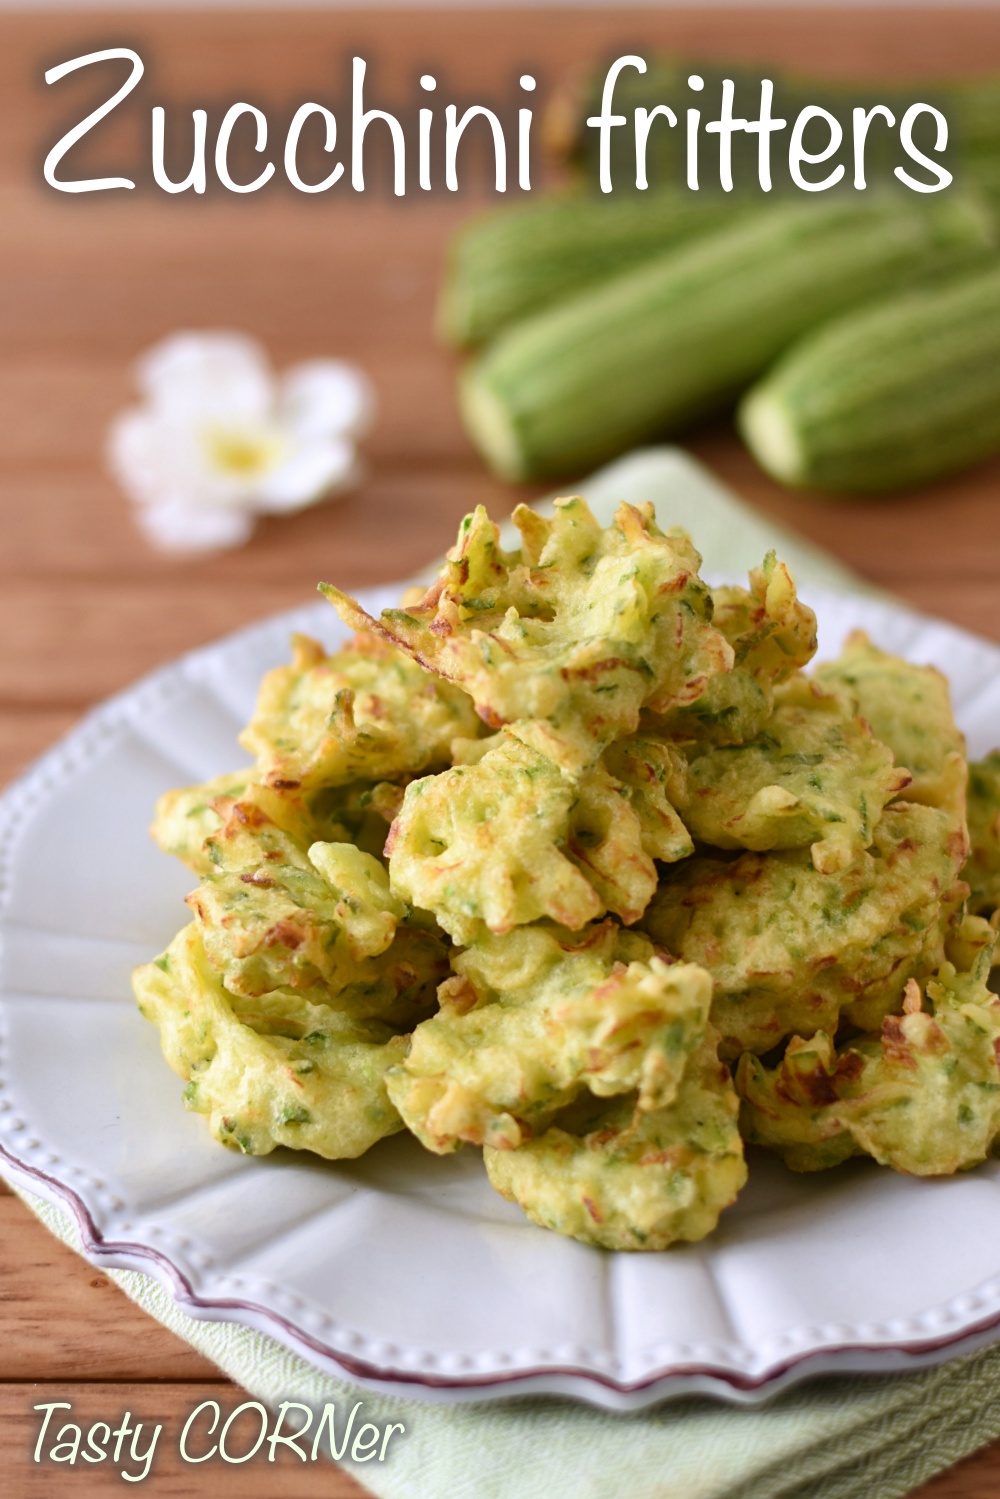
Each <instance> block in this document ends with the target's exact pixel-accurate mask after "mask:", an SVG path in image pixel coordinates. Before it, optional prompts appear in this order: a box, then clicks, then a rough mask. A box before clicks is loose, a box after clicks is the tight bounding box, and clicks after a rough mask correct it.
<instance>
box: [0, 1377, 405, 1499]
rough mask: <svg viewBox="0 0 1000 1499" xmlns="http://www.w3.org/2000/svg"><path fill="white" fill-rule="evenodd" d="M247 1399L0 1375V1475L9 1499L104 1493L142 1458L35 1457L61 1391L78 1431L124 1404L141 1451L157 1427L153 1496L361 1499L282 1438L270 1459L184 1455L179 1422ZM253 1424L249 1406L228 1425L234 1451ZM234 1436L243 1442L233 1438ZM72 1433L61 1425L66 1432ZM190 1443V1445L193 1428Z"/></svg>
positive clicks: (114, 1417)
mask: <svg viewBox="0 0 1000 1499" xmlns="http://www.w3.org/2000/svg"><path fill="white" fill-rule="evenodd" d="M248 1398H249V1397H248V1396H246V1395H244V1394H243V1393H242V1392H241V1391H239V1390H238V1389H237V1388H236V1386H235V1385H232V1384H230V1383H228V1381H222V1380H212V1381H205V1382H204V1383H200V1384H170V1383H165V1384H156V1385H149V1384H142V1383H125V1384H111V1383H103V1384H100V1383H98V1384H79V1383H75V1382H73V1381H61V1380H59V1379H56V1380H54V1381H49V1382H46V1383H36V1384H31V1385H25V1384H3V1383H0V1475H2V1477H3V1481H4V1493H5V1494H7V1495H10V1496H11V1499H51V1495H52V1494H53V1493H54V1492H56V1491H57V1490H58V1491H60V1492H62V1491H66V1492H69V1493H71V1494H73V1495H74V1496H79V1499H108V1496H110V1495H120V1494H121V1492H122V1489H123V1483H122V1479H121V1478H120V1477H119V1473H120V1472H121V1471H125V1472H131V1473H133V1474H135V1473H137V1472H139V1471H141V1464H137V1463H121V1464H119V1465H117V1466H116V1465H115V1464H114V1463H113V1461H111V1459H110V1458H109V1459H108V1460H107V1461H105V1462H103V1463H99V1464H94V1465H90V1464H87V1463H85V1462H84V1461H83V1459H82V1458H80V1459H79V1460H78V1461H77V1463H76V1464H75V1465H74V1466H72V1467H69V1466H66V1465H59V1466H57V1465H56V1464H54V1463H52V1462H49V1461H45V1460H44V1459H43V1460H42V1461H41V1462H39V1463H37V1464H36V1463H35V1462H34V1461H33V1455H34V1450H35V1445H36V1443H37V1440H38V1436H39V1433H40V1431H41V1423H42V1420H43V1419H44V1412H38V1411H36V1410H35V1409H34V1407H35V1406H36V1405H41V1404H44V1403H47V1402H50V1401H60V1400H61V1401H68V1402H69V1403H70V1405H71V1407H72V1409H71V1410H70V1411H56V1412H55V1414H54V1416H53V1418H52V1420H53V1424H54V1423H55V1421H56V1420H59V1419H60V1418H61V1420H62V1422H63V1423H65V1422H66V1421H73V1422H75V1424H76V1425H78V1426H80V1427H81V1428H82V1429H83V1430H84V1432H86V1431H87V1430H88V1429H89V1427H90V1426H91V1425H92V1424H93V1423H95V1422H98V1421H104V1422H105V1423H106V1424H108V1425H109V1426H112V1427H114V1426H116V1425H117V1424H118V1422H119V1421H120V1419H121V1417H122V1416H123V1415H124V1414H125V1413H126V1412H128V1413H130V1415H131V1421H130V1425H131V1427H133V1428H134V1427H135V1425H136V1423H137V1422H139V1421H141V1422H142V1423H143V1431H142V1433H141V1434H140V1435H139V1437H138V1439H137V1448H136V1450H137V1452H139V1453H140V1454H141V1453H142V1452H143V1451H144V1450H145V1448H146V1445H147V1443H148V1441H149V1439H150V1435H151V1431H152V1428H153V1427H155V1426H156V1425H160V1426H162V1428H163V1430H162V1432H161V1435H160V1436H159V1438H158V1439H157V1443H156V1448H155V1452H154V1458H153V1463H152V1466H151V1469H150V1473H149V1476H148V1477H147V1478H145V1479H143V1480H142V1487H141V1489H140V1490H139V1492H141V1493H143V1494H150V1495H152V1496H153V1499H192V1495H195V1494H199V1495H201V1494H205V1495H209V1494H210V1495H211V1496H212V1499H275V1495H276V1494H279V1493H280V1495H281V1499H320V1496H323V1499H364V1496H365V1495H366V1494H367V1492H368V1491H367V1490H366V1489H364V1488H362V1486H361V1485H360V1484H359V1483H357V1482H356V1481H355V1480H354V1479H353V1478H351V1477H350V1476H349V1475H348V1474H347V1473H345V1472H343V1471H342V1470H341V1469H339V1468H337V1467H335V1466H334V1464H333V1463H332V1462H330V1460H329V1459H328V1458H326V1457H324V1456H323V1455H319V1456H318V1458H317V1461H316V1462H309V1461H307V1462H302V1461H301V1459H299V1458H298V1457H296V1455H295V1454H294V1453H293V1452H292V1451H290V1450H289V1449H288V1448H287V1447H281V1446H278V1447H276V1449H275V1461H274V1462H273V1463H271V1462H269V1461H268V1458H267V1449H266V1448H264V1449H262V1451H261V1452H260V1453H258V1454H257V1455H256V1456H255V1457H253V1458H251V1459H250V1460H249V1461H248V1462H246V1463H243V1464H241V1465H239V1466H234V1465H232V1464H230V1463H226V1462H223V1461H222V1459H221V1458H219V1457H218V1456H215V1457H212V1458H209V1460H208V1461H207V1462H205V1463H204V1464H201V1465H199V1466H197V1467H195V1466H194V1465H192V1464H190V1463H185V1462H183V1461H182V1459H181V1457H180V1455H179V1444H180V1435H181V1431H182V1429H183V1426H184V1423H185V1421H186V1420H187V1417H188V1416H189V1415H190V1414H191V1412H192V1411H193V1410H194V1409H195V1408H196V1407H197V1406H198V1405H200V1404H201V1402H202V1401H203V1400H215V1401H216V1402H217V1403H218V1405H219V1407H220V1410H221V1413H222V1419H223V1420H225V1418H226V1417H227V1416H228V1415H229V1414H230V1413H231V1412H232V1411H234V1410H235V1409H236V1408H237V1406H239V1405H240V1404H242V1403H243V1401H244V1400H246V1399H248ZM289 1419H290V1420H292V1419H301V1418H300V1417H299V1418H296V1417H294V1416H293V1417H290V1418H289ZM359 1419H360V1414H359ZM244 1423H245V1424H244ZM220 1424H221V1423H220ZM50 1429H51V1428H50ZM258 1430H259V1417H256V1416H255V1415H254V1413H253V1412H246V1413H244V1415H243V1416H242V1417H240V1418H239V1421H238V1422H237V1423H236V1424H235V1425H234V1428H233V1432H232V1439H233V1451H234V1455H239V1453H240V1451H246V1450H249V1447H250V1446H251V1445H252V1443H253V1441H254V1439H255V1437H256V1434H257V1431H258ZM56 1432H57V1434H58V1427H56ZM241 1435H242V1437H243V1440H244V1442H245V1446H244V1447H243V1448H241V1447H240V1446H239V1445H238V1444H239V1441H240V1437H241ZM70 1436H71V1433H67V1440H68V1439H69V1438H70ZM102 1439H103V1434H99V1435H98V1437H97V1440H102ZM132 1440H133V1438H132V1436H131V1435H129V1436H128V1437H127V1439H126V1440H125V1443H124V1446H123V1454H122V1455H123V1457H126V1458H127V1456H128V1452H129V1448H130V1445H131V1442H132ZM394 1440H395V1441H399V1440H401V1436H400V1433H398V1432H396V1433H394V1434H393V1436H392V1437H390V1439H389V1442H390V1444H389V1447H388V1448H387V1452H386V1462H387V1463H388V1462H391V1461H392V1455H393V1449H392V1445H391V1444H392V1442H393V1441H394ZM206 1445H209V1444H206ZM49 1450H51V1449H49ZM190 1450H191V1451H192V1452H197V1450H198V1449H197V1447H196V1446H195V1437H194V1433H192V1437H191V1447H190ZM130 1487H131V1485H130ZM428 1499H431V1496H428Z"/></svg>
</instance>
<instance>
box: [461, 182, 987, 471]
mask: <svg viewBox="0 0 1000 1499" xmlns="http://www.w3.org/2000/svg"><path fill="white" fill-rule="evenodd" d="M994 231H995V224H994V218H993V214H992V213H991V212H990V211H988V210H987V208H986V207H985V205H984V204H983V203H982V202H981V201H980V200H979V199H978V198H976V197H969V196H965V195H959V194H957V193H954V194H953V193H949V194H948V195H947V197H946V198H943V199H940V200H932V201H931V202H926V201H922V202H920V203H915V202H913V201H912V200H904V199H903V198H902V197H900V196H898V195H894V196H892V197H888V198H886V199H884V200H876V199H874V198H866V199H864V200H863V201H862V202H860V203H855V202H854V201H850V200H844V199H838V200H836V201H828V202H826V203H822V204H817V203H815V202H813V201H811V200H810V201H807V202H797V203H781V204H777V205H775V206H773V207H771V206H769V207H768V208H767V209H766V210H761V211H759V212H758V213H756V214H755V215H754V216H753V218H752V219H749V220H746V221H740V222H738V223H736V224H734V225H732V226H731V227H727V228H725V229H721V230H717V231H716V232H715V233H713V234H710V235H706V236H702V237H699V238H697V239H695V240H693V241H692V242H691V243H689V244H686V245H681V246H679V247H678V248H676V249H674V250H672V251H670V252H668V253H666V254H664V255H661V256H658V257H657V258H656V259H655V260H650V261H648V262H646V263H645V264H643V265H641V266H639V267H638V268H637V269H635V270H633V271H630V272H627V273H625V274H623V275H620V276H618V277H615V278H614V279H612V280H610V281H605V282H602V283H600V284H599V285H598V286H597V287H596V288H594V289H593V290H590V291H586V292H583V293H581V294H580V295H578V296H576V297H573V298H571V299H570V300H568V301H566V302H563V303H561V304H560V305H559V306H557V307H555V308H552V309H551V310H549V311H547V312H543V313H540V314H538V315H537V316H536V317H534V318H530V319H528V320H526V321H525V322H523V323H519V324H517V325H515V326H514V327H513V328H512V329H510V330H509V331H508V332H507V333H505V334H502V335H501V337H500V338H499V339H498V340H497V341H496V343H494V344H493V345H491V346H490V347H489V348H488V349H487V350H486V352H485V353H484V354H483V355H482V356H480V358H479V359H478V360H475V361H473V362H472V363H471V364H470V365H469V366H468V367H467V368H466V370H465V371H464V372H463V376H462V378H461V380H460V383H459V399H460V404H461V407H462V412H463V416H464V419H465V422H466V426H467V428H468V430H469V433H470V435H471V437H472V439H473V441H474V442H475V443H476V445H477V446H478V447H479V449H480V451H481V452H482V454H483V456H484V457H485V458H486V461H487V462H488V463H489V464H490V466H491V467H492V468H493V469H494V470H495V471H496V472H497V473H498V474H500V475H501V476H502V477H504V478H508V479H515V480H522V479H531V478H542V477H558V476H562V475H568V474H570V473H572V472H574V471H576V472H581V471H582V470H584V469H586V468H587V467H589V466H590V465H592V464H596V463H600V462H602V461H604V460H605V459H607V458H611V457H613V456H614V455H615V454H617V453H620V452H623V451H624V450H625V449H627V448H629V447H631V446H632V445H633V444H635V443H638V442H642V441H644V440H646V439H647V438H650V437H653V436H656V435H661V434H666V433H669V432H673V431H676V430H677V429H678V428H680V427H682V426H683V425H684V424H685V423H688V422H690V421H692V420H693V419H695V418H697V417H700V416H702V415H704V414H706V413H709V412H712V411H715V410H718V409H720V408H724V407H726V406H727V405H730V404H731V403H732V402H733V401H734V400H735V398H736V397H737V396H738V395H739V393H740V392H741V391H742V390H743V389H745V387H746V386H747V385H749V384H750V383H751V382H752V381H753V380H755V379H756V378H757V377H758V376H759V375H760V374H762V373H763V371H764V370H765V369H766V368H767V367H768V365H770V364H771V363H773V361H774V360H775V359H776V358H777V357H778V355H779V354H781V353H782V352H783V351H784V350H785V349H786V348H788V347H789V345H790V344H792V343H794V342H795V341H796V340H797V339H798V338H800V337H801V335H802V334H803V333H804V332H806V331H807V330H808V329H810V328H812V327H815V326H817V325H818V324H820V323H822V322H825V321H827V320H828V319H829V318H831V317H833V316H835V315H837V314H838V313H841V312H844V311H846V310H847V309H848V308H850V307H853V306H855V305H857V304H858V303H860V302H863V301H865V300H869V299H871V298H872V297H874V296H876V295H878V293H880V292H883V291H885V290H887V289H892V288H894V287H896V286H898V285H900V284H904V285H905V284H906V283H907V282H908V281H910V280H912V279H913V278H916V277H919V276H921V275H925V274H927V273H930V272H934V271H937V270H940V269H943V268H947V267H953V266H955V265H961V264H964V263H968V261H969V260H970V259H973V258H982V257H983V256H984V254H986V253H987V252H988V250H989V248H990V247H991V246H992V244H993V242H994V237H995V234H994Z"/></svg>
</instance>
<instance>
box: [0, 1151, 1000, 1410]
mask: <svg viewBox="0 0 1000 1499" xmlns="http://www.w3.org/2000/svg"><path fill="white" fill-rule="evenodd" d="M0 1158H3V1159H4V1160H6V1161H8V1162H9V1163H10V1165H11V1166H12V1167H13V1168H14V1172H15V1174H16V1175H23V1176H27V1177H29V1178H31V1179H32V1180H34V1181H37V1182H42V1183H44V1184H45V1186H46V1187H47V1188H48V1189H49V1190H50V1191H51V1192H54V1193H55V1195H57V1196H58V1197H61V1198H62V1199H63V1200H64V1202H65V1203H66V1205H67V1206H68V1207H69V1208H70V1209H71V1211H72V1212H73V1214H74V1216H75V1218H76V1220H77V1224H78V1226H79V1228H80V1233H81V1238H82V1240H83V1245H84V1248H85V1249H86V1251H87V1253H88V1255H93V1256H95V1257H96V1258H97V1259H100V1258H102V1257H108V1258H110V1257H111V1256H114V1255H123V1256H130V1257H132V1258H135V1259H140V1260H151V1261H153V1262H154V1263H155V1264H158V1265H160V1266H161V1267H162V1268H163V1269H164V1270H166V1271H167V1272H168V1274H169V1278H170V1279H171V1280H172V1281H173V1282H174V1283H175V1285H177V1286H179V1287H180V1288H181V1291H182V1295H181V1296H179V1297H176V1298H175V1299H177V1300H178V1301H180V1303H181V1305H182V1306H183V1305H185V1304H186V1305H188V1306H192V1307H198V1308H200V1309H201V1310H202V1311H206V1312H214V1311H218V1312H226V1311H229V1312H243V1313H249V1314H251V1315H252V1316H254V1317H260V1318H262V1319H263V1320H265V1321H268V1322H271V1323H274V1324H276V1325H277V1326H279V1327H280V1328H282V1329H283V1330H284V1332H285V1333H286V1334H287V1336H288V1337H289V1338H290V1339H291V1340H292V1342H293V1343H300V1344H305V1345H306V1346H307V1347H309V1348H312V1349H313V1350H315V1352H316V1353H318V1354H320V1355H321V1356H322V1357H323V1358H326V1359H329V1360H330V1361H331V1362H332V1363H334V1364H336V1365H337V1366H338V1368H341V1369H343V1371H344V1372H345V1373H346V1374H352V1375H354V1376H356V1377H357V1378H359V1379H368V1380H377V1381H379V1382H381V1383H383V1384H398V1385H420V1386H423V1387H425V1388H427V1389H441V1390H452V1389H461V1390H470V1389H484V1390H488V1389H490V1388H492V1387H493V1386H495V1385H507V1384H513V1383H523V1382H525V1381H528V1380H532V1379H537V1378H538V1377H539V1376H561V1377H563V1378H567V1379H579V1380H586V1381H588V1382H589V1383H592V1384H596V1385H601V1386H603V1387H604V1388H605V1389H609V1390H613V1391H615V1393H617V1394H621V1395H628V1394H637V1393H639V1392H641V1391H643V1390H648V1389H649V1388H650V1387H651V1386H652V1385H657V1384H660V1383H662V1382H663V1381H666V1380H669V1379H674V1378H680V1377H682V1376H683V1377H686V1378H692V1377H695V1376H702V1377H706V1378H709V1379H714V1380H717V1381H719V1382H720V1383H724V1384H728V1385H729V1386H730V1388H732V1389H734V1390H741V1391H755V1390H761V1389H765V1388H766V1387H767V1386H768V1385H770V1384H772V1383H774V1382H775V1381H777V1380H779V1379H780V1378H781V1377H782V1376H783V1375H784V1374H787V1373H788V1372H789V1371H790V1370H792V1369H795V1368H798V1367H799V1366H800V1365H802V1364H807V1363H810V1362H811V1361H813V1360H817V1359H822V1358H836V1357H838V1356H840V1355H844V1354H851V1353H856V1354H857V1353H876V1354H877V1353H895V1354H898V1355H899V1356H900V1357H902V1358H920V1357H923V1356H925V1355H927V1354H932V1353H936V1352H940V1351H941V1350H943V1349H946V1348H949V1347H951V1346H952V1345H953V1344H955V1343H961V1342H964V1341H965V1340H966V1339H967V1338H972V1337H975V1336H976V1334H980V1333H984V1332H987V1331H989V1330H990V1329H992V1328H995V1327H998V1326H1000V1313H996V1314H994V1315H993V1316H992V1317H988V1318H986V1319H984V1320H983V1321H981V1322H975V1323H971V1324H970V1325H969V1326H967V1327H963V1328H961V1329H960V1330H959V1331H958V1332H955V1333H951V1334H949V1335H947V1336H943V1337H940V1338H929V1339H926V1340H924V1341H922V1342H920V1343H906V1344H902V1343H844V1344H832V1345H824V1346H823V1347H822V1348H816V1349H813V1350H812V1351H811V1352H809V1353H803V1354H799V1355H797V1356H796V1357H794V1358H789V1359H786V1360H785V1361H784V1362H783V1363H781V1364H776V1365H774V1366H773V1367H772V1368H770V1369H769V1370H768V1371H767V1373H766V1374H762V1375H758V1376H756V1377H752V1376H749V1375H742V1374H739V1373H737V1372H735V1371H733V1370H729V1369H721V1368H719V1367H718V1366H715V1365H712V1364H671V1365H668V1366H667V1367H665V1368H662V1369H658V1370H656V1371H655V1372H654V1373H652V1374H650V1375H648V1376H646V1377H645V1378H644V1379H641V1380H636V1381H634V1382H632V1383H626V1382H623V1381H621V1380H616V1379H612V1378H610V1377H609V1376H608V1375H605V1374H599V1373H597V1372H596V1371H594V1370H591V1369H581V1368H578V1367H573V1366H571V1365H569V1366H568V1365H559V1364H538V1365H536V1366H533V1367H532V1368H529V1369H517V1370H511V1371H510V1372H509V1373H497V1374H491V1375H486V1376H469V1377H467V1378H445V1377H439V1376H437V1375H433V1374H411V1373H407V1372H405V1371H403V1370H398V1369H383V1368H380V1367H379V1366H378V1365H377V1364H371V1363H368V1362H366V1361H365V1360H364V1359H356V1358H352V1357H351V1356H350V1355H349V1354H346V1353H338V1352H335V1351H334V1350H333V1349H332V1348H330V1347H328V1346H327V1345H326V1344H325V1343H321V1342H319V1341H318V1339H316V1338H314V1337H312V1336H311V1335H310V1334H309V1333H307V1332H305V1331H304V1330H303V1329H302V1328H300V1327H297V1326H296V1325H295V1323H294V1322H289V1321H288V1320H287V1318H285V1317H283V1316H282V1315H281V1314H280V1313H279V1312H275V1311H272V1310H271V1309H270V1308H269V1307H263V1306H259V1305H257V1303H256V1302H252V1301H242V1300H229V1299H227V1298H221V1297H220V1298H213V1299H208V1300H206V1299H204V1298H203V1297H201V1296H199V1295H198V1294H197V1293H196V1292H195V1290H194V1289H193V1287H192V1286H191V1284H190V1282H189V1281H188V1280H187V1277H186V1276H185V1275H184V1274H183V1273H182V1272H181V1271H180V1270H179V1269H178V1268H177V1266H176V1265H175V1264H174V1263H173V1261H172V1260H171V1259H169V1258H168V1256H167V1255H166V1254H164V1253H163V1252H162V1251H161V1250H158V1249H154V1248H153V1247H152V1246H151V1245H147V1244H135V1243H127V1242H116V1241H114V1240H108V1239H105V1238H104V1236H103V1234H102V1233H101V1231H100V1229H99V1228H98V1227H97V1225H96V1224H95V1222H94V1220H93V1218H92V1217H91V1215H90V1210H89V1208H88V1207H87V1205H86V1203H85V1202H84V1201H83V1200H82V1198H80V1197H79V1196H78V1195H77V1193H76V1192H74V1190H73V1189H72V1187H69V1186H67V1185H66V1184H65V1183H64V1182H61V1181H59V1180H57V1179H56V1178H55V1177H51V1176H49V1175H48V1174H47V1173H46V1172H44V1171H40V1170H38V1169H37V1168H36V1167H34V1166H29V1165H27V1164H26V1163H25V1162H24V1161H21V1160H18V1158H17V1157H16V1156H14V1155H12V1154H11V1153H10V1151H8V1150H7V1149H6V1148H5V1147H4V1146H3V1145H0ZM205 1320H212V1319H205ZM838 1372H841V1373H847V1372H855V1373H869V1374H872V1375H878V1374H886V1373H899V1372H901V1371H899V1370H875V1369H872V1370H855V1371H849V1370H841V1371H838Z"/></svg>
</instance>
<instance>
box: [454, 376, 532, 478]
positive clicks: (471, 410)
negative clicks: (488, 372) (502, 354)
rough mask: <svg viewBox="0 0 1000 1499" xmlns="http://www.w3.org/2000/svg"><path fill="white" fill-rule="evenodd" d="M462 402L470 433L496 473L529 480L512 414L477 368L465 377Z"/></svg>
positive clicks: (461, 386)
mask: <svg viewBox="0 0 1000 1499" xmlns="http://www.w3.org/2000/svg"><path fill="white" fill-rule="evenodd" d="M458 403H459V407H460V408H461V412H462V420H463V421H464V422H465V429H466V431H467V432H468V434H469V436H470V437H471V438H472V440H473V442H474V443H475V444H476V447H477V448H478V449H479V451H480V453H482V455H483V457H484V458H485V459H486V462H487V463H488V464H489V466H490V468H491V469H492V470H493V472H494V473H495V474H497V475H498V476H499V477H500V478H501V479H509V480H513V481H515V482H517V481H519V480H521V479H525V478H527V477H528V474H527V466H526V464H525V459H524V452H523V451H522V448H521V443H520V441H519V439H518V435H517V432H516V430H515V427H514V423H513V422H512V421H511V417H510V412H509V411H508V410H507V408H506V407H505V406H504V403H503V402H502V401H501V400H500V399H499V397H498V396H497V395H496V393H495V392H494V391H493V390H491V389H490V387H489V385H487V384H486V382H485V380H483V379H482V378H481V375H480V370H479V368H478V366H477V365H472V366H471V367H470V368H469V369H467V370H466V371H465V372H464V374H463V375H462V377H461V379H460V381H459V388H458Z"/></svg>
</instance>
